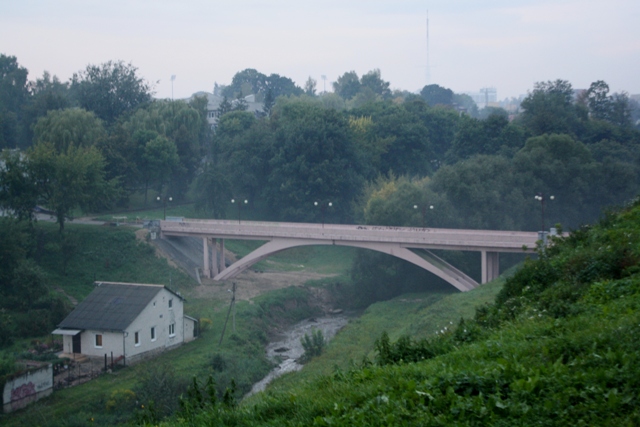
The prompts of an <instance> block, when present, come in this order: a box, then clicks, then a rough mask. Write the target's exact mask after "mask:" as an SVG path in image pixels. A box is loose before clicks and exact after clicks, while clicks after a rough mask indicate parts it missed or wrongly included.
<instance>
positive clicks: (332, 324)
mask: <svg viewBox="0 0 640 427" xmlns="http://www.w3.org/2000/svg"><path fill="white" fill-rule="evenodd" d="M348 321H349V318H348V317H347V316H346V315H344V314H333V315H328V316H323V317H315V318H312V319H307V320H303V321H302V322H300V323H297V324H295V325H293V326H291V327H290V328H288V329H287V330H285V331H284V332H282V333H281V334H280V336H281V338H282V339H280V340H278V341H273V342H271V343H269V344H268V345H267V348H266V351H267V358H268V359H269V360H271V361H273V362H275V363H278V362H280V363H279V364H278V366H276V367H275V368H274V369H273V370H272V371H271V372H269V374H268V375H267V376H266V377H264V378H263V379H262V380H261V381H259V382H257V383H255V384H254V385H253V387H252V388H251V391H250V392H249V393H247V397H248V396H251V395H252V394H254V393H258V392H260V391H263V390H264V389H265V388H266V387H267V384H269V383H270V382H271V381H273V380H274V379H276V378H278V377H279V376H280V375H283V374H286V373H287V372H293V371H299V370H300V369H302V366H303V365H301V364H300V363H298V362H297V360H298V359H299V358H300V357H302V355H303V354H304V349H303V348H302V343H301V342H300V339H301V338H302V337H304V335H305V334H308V335H311V332H312V331H313V330H315V329H319V330H321V331H322V334H323V335H324V340H325V343H328V342H329V341H330V340H331V339H332V338H333V337H334V336H335V335H336V333H337V332H338V331H339V330H340V329H342V327H343V326H345V325H346V324H347V322H348Z"/></svg>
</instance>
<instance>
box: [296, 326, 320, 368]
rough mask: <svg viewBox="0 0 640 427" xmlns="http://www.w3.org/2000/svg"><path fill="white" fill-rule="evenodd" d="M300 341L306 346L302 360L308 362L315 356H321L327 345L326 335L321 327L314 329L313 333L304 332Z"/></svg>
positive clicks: (303, 346)
mask: <svg viewBox="0 0 640 427" xmlns="http://www.w3.org/2000/svg"><path fill="white" fill-rule="evenodd" d="M300 343H301V344H302V348H304V354H303V355H302V358H301V361H302V362H307V361H309V360H311V359H312V358H313V357H315V356H320V355H321V354H322V352H323V350H324V347H325V340H324V335H323V334H322V331H321V330H320V329H314V330H313V331H311V335H309V334H304V337H302V338H301V339H300Z"/></svg>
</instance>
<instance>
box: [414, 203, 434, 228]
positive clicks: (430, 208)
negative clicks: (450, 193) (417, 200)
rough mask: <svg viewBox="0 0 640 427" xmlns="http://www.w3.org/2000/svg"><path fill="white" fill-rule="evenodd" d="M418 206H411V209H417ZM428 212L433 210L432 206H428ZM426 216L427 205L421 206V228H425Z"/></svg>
mask: <svg viewBox="0 0 640 427" xmlns="http://www.w3.org/2000/svg"><path fill="white" fill-rule="evenodd" d="M418 208H419V206H418V205H413V209H416V210H417V209H418ZM429 210H433V205H429ZM426 216H427V205H423V206H422V228H424V227H425V224H426V221H425V218H426Z"/></svg>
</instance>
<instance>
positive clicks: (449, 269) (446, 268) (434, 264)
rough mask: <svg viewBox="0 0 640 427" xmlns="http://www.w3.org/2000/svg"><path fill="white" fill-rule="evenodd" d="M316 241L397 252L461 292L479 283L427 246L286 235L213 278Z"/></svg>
mask: <svg viewBox="0 0 640 427" xmlns="http://www.w3.org/2000/svg"><path fill="white" fill-rule="evenodd" d="M316 245H322V246H328V245H334V246H349V247H355V248H363V249H371V250H374V251H378V252H382V253H385V254H387V255H391V256H395V257H396V258H400V259H403V260H405V261H408V262H410V263H412V264H415V265H417V266H418V267H421V268H423V269H425V270H427V271H429V272H431V273H433V274H435V275H436V276H438V277H440V278H441V279H443V280H445V281H446V282H448V283H450V284H451V285H453V286H455V287H456V288H457V289H459V290H460V291H462V292H465V291H469V290H471V289H473V288H475V287H477V286H478V282H476V281H475V280H473V279H472V278H471V277H469V276H467V275H466V274H465V273H463V272H462V271H460V270H458V269H457V268H455V267H453V266H452V265H450V264H448V263H447V262H446V261H444V260H443V259H441V258H439V257H437V256H436V255H434V254H433V253H431V252H430V251H428V250H424V253H423V254H422V256H420V255H418V254H417V253H415V252H413V251H411V250H409V249H407V248H406V247H404V246H401V245H400V244H389V243H375V242H348V241H326V240H324V241H323V240H315V239H287V238H274V239H272V240H270V241H269V242H267V243H265V244H264V245H262V246H260V247H259V248H257V249H256V250H254V251H253V252H251V253H249V254H248V255H246V256H244V257H242V258H241V259H239V260H237V261H236V262H234V263H233V264H231V265H230V266H229V267H227V268H226V269H224V270H223V271H221V272H220V273H218V274H217V275H216V276H215V277H214V278H213V280H216V281H219V280H227V279H231V278H233V277H235V276H237V275H238V274H240V273H242V272H243V271H244V270H246V269H247V268H249V267H250V266H252V265H253V264H255V263H257V262H259V261H262V260H264V259H266V258H268V257H270V256H271V255H274V254H276V253H278V252H282V251H284V250H287V249H291V248H295V247H298V246H316Z"/></svg>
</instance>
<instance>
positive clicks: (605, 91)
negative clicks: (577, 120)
mask: <svg viewBox="0 0 640 427" xmlns="http://www.w3.org/2000/svg"><path fill="white" fill-rule="evenodd" d="M587 105H588V106H589V113H591V116H592V117H593V118H596V119H600V120H609V119H610V118H611V99H610V98H609V85H608V84H607V83H606V82H604V81H602V80H598V81H596V82H593V83H591V86H589V90H587Z"/></svg>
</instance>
